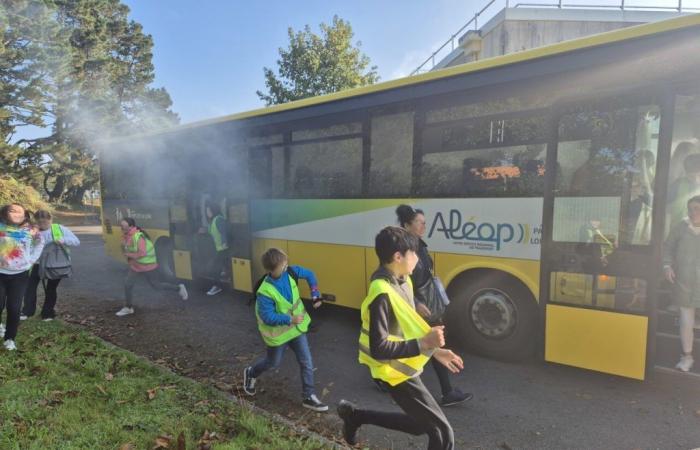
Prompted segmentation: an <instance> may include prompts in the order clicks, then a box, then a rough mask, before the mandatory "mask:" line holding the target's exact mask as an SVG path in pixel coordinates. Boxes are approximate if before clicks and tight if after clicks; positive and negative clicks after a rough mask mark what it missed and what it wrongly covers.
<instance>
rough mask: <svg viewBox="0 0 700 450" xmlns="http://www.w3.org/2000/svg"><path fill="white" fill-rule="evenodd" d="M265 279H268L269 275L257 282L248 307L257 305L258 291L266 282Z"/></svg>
mask: <svg viewBox="0 0 700 450" xmlns="http://www.w3.org/2000/svg"><path fill="white" fill-rule="evenodd" d="M265 277H267V274H265V275H263V276H262V278H260V279H259V280H258V281H256V282H255V285H254V286H253V294H252V295H251V296H250V298H249V299H248V306H250V305H252V304H253V303H255V299H256V298H257V295H258V289H260V286H262V284H263V282H265Z"/></svg>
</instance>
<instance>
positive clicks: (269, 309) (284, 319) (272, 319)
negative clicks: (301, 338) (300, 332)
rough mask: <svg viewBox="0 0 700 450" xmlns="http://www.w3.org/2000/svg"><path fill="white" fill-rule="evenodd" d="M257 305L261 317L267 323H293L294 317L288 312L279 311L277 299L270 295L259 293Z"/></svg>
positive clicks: (276, 324)
mask: <svg viewBox="0 0 700 450" xmlns="http://www.w3.org/2000/svg"><path fill="white" fill-rule="evenodd" d="M255 307H256V308H258V315H260V319H262V321H263V322H265V324H266V325H270V326H273V327H274V326H279V325H290V324H291V323H292V317H291V316H288V315H287V314H280V313H278V312H277V307H276V306H275V301H274V300H272V299H271V298H269V297H266V296H264V295H260V294H258V296H257V299H256V301H255Z"/></svg>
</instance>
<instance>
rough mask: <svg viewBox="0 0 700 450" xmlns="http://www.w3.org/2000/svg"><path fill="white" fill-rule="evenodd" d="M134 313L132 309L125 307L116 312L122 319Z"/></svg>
mask: <svg viewBox="0 0 700 450" xmlns="http://www.w3.org/2000/svg"><path fill="white" fill-rule="evenodd" d="M133 313H134V308H127V307H126V306H125V307H123V308H122V309H120V310H119V311H117V316H119V317H122V316H128V315H129V314H133Z"/></svg>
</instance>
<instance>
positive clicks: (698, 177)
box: [683, 153, 700, 186]
mask: <svg viewBox="0 0 700 450" xmlns="http://www.w3.org/2000/svg"><path fill="white" fill-rule="evenodd" d="M683 169H684V170H685V176H686V178H687V179H688V181H690V183H691V184H693V185H696V186H700V153H693V154H691V155H688V156H686V157H685V159H684V160H683Z"/></svg>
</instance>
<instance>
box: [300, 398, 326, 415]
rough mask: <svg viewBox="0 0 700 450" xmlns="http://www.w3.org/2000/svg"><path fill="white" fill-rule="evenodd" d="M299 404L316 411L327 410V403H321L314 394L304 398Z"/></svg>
mask: <svg viewBox="0 0 700 450" xmlns="http://www.w3.org/2000/svg"><path fill="white" fill-rule="evenodd" d="M301 406H303V407H304V408H309V409H310V410H312V411H316V412H325V411H328V405H324V404H323V403H321V400H319V399H318V397H316V394H311V396H310V397H307V398H305V399H304V401H303V402H301Z"/></svg>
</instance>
